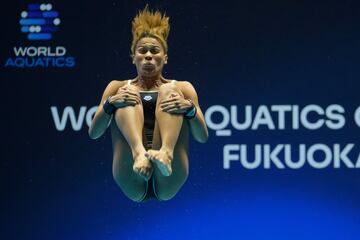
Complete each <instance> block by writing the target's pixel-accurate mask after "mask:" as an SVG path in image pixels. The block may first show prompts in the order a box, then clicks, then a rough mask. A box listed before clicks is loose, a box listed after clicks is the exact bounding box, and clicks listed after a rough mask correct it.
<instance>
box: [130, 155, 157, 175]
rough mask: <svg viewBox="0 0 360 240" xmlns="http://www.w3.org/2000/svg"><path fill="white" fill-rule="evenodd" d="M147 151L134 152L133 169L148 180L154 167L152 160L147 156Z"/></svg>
mask: <svg viewBox="0 0 360 240" xmlns="http://www.w3.org/2000/svg"><path fill="white" fill-rule="evenodd" d="M145 153H146V151H143V152H135V153H133V156H134V165H133V170H134V172H136V173H137V174H139V175H140V176H141V177H143V178H144V179H145V180H146V181H148V180H149V179H150V177H151V175H152V173H153V167H152V165H151V162H150V160H149V159H148V158H147V157H146V156H145Z"/></svg>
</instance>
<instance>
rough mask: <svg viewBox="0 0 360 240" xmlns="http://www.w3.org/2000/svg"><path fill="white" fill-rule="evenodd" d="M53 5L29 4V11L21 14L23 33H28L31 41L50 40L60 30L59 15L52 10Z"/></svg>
mask: <svg viewBox="0 0 360 240" xmlns="http://www.w3.org/2000/svg"><path fill="white" fill-rule="evenodd" d="M52 8H53V7H52V4H50V3H47V4H45V3H43V4H29V5H28V9H27V11H26V10H25V11H22V12H21V19H20V25H21V32H23V33H27V37H28V39H29V40H50V39H51V37H52V33H54V32H56V31H57V30H58V25H59V24H60V18H59V13H58V12H57V11H54V10H52Z"/></svg>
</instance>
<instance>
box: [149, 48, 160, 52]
mask: <svg viewBox="0 0 360 240" xmlns="http://www.w3.org/2000/svg"><path fill="white" fill-rule="evenodd" d="M150 52H151V53H152V54H158V53H159V52H160V48H158V47H152V48H150Z"/></svg>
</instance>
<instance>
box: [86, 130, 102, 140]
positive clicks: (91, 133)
mask: <svg viewBox="0 0 360 240" xmlns="http://www.w3.org/2000/svg"><path fill="white" fill-rule="evenodd" d="M88 135H89V137H90V138H91V139H92V140H95V139H98V138H99V137H100V136H101V134H96V132H95V131H93V130H92V129H91V128H89V130H88Z"/></svg>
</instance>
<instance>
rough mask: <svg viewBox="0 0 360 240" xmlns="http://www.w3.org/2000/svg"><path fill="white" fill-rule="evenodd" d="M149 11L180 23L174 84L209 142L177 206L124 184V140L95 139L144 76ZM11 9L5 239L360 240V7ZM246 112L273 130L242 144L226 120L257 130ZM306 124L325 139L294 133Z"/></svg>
mask: <svg viewBox="0 0 360 240" xmlns="http://www.w3.org/2000/svg"><path fill="white" fill-rule="evenodd" d="M147 3H149V7H150V8H152V9H159V10H161V11H163V12H166V14H167V15H168V16H169V17H170V24H171V30H170V35H169V39H168V45H169V53H168V54H169V61H168V65H166V67H165V69H164V74H163V75H164V77H165V78H169V79H177V80H180V81H189V82H191V83H192V84H193V85H194V87H195V89H196V90H197V93H198V96H199V102H200V107H201V109H202V111H203V113H204V114H205V115H206V118H207V119H206V120H207V122H208V125H209V139H208V142H207V143H205V144H200V143H198V142H195V141H194V139H193V138H192V137H191V142H190V153H189V155H190V174H189V178H188V180H187V182H186V183H185V185H184V186H183V188H182V189H181V190H180V191H179V193H178V194H177V195H176V196H175V197H174V198H173V199H171V200H170V201H166V202H158V201H149V202H147V203H145V204H138V203H134V202H132V201H130V200H129V199H127V198H126V197H125V195H124V194H123V193H122V192H121V190H120V189H119V188H118V187H117V185H116V183H115V182H114V180H113V178H112V172H111V166H112V148H111V139H110V131H107V132H106V134H105V135H104V136H103V137H101V138H99V139H97V140H91V139H90V138H89V137H88V134H87V130H88V124H89V122H90V120H91V118H92V116H93V113H94V111H95V109H96V106H97V105H98V104H99V102H100V99H101V96H102V93H103V91H104V88H105V87H106V86H107V84H108V83H109V82H110V81H111V80H113V79H119V80H124V79H130V78H134V77H135V76H136V69H135V66H134V65H132V63H131V58H130V44H131V21H132V19H133V17H134V16H135V15H136V13H137V12H138V10H140V9H143V8H144V7H145V5H146V4H147ZM2 6H3V8H2V9H3V10H2V14H1V22H2V26H1V32H2V34H1V46H2V47H1V51H0V61H1V81H0V89H1V92H2V93H1V94H0V96H1V100H2V103H3V104H2V106H1V109H2V114H1V118H0V119H1V120H0V121H1V126H2V128H1V132H2V138H1V146H2V147H1V149H2V151H1V155H0V156H1V158H0V164H1V165H0V169H1V173H0V180H1V189H2V192H3V193H2V194H1V196H2V197H1V200H0V201H1V207H0V209H1V219H2V224H1V230H0V233H1V238H2V239H54V240H55V239H108V240H113V239H184V238H187V239H220V238H222V239H359V237H360V232H359V229H360V217H359V213H360V187H359V184H360V175H359V168H360V161H359V162H358V158H359V153H360V148H359V133H360V129H359V126H358V124H357V122H359V120H360V117H359V116H358V113H357V112H356V109H357V108H358V107H359V99H360V98H359V94H358V89H359V87H360V84H359V81H358V80H359V77H360V72H359V69H360V68H359V63H360V62H359V58H358V56H359V53H360V48H359V47H360V45H359V40H360V33H359V23H360V15H359V3H358V2H356V1H346V0H345V1H344V0H343V1H293V0H288V1H226V0H225V1H219V2H217V1H215V2H210V1H203V0H193V1H151V2H147V1H130V0H129V1H110V0H104V1H101V2H100V1H50V2H38V1H7V2H6V3H3V4H2ZM44 12H46V14H44ZM34 19H35V20H34ZM277 105H280V106H281V107H282V109H288V110H287V111H286V112H284V118H283V119H284V124H285V125H284V127H283V129H282V128H281V127H279V121H281V119H282V117H281V116H280V114H279V112H277V111H276V110H274V106H277ZM231 106H233V109H237V112H234V111H233V112H231V110H230V109H231ZM246 106H248V107H249V108H251V109H252V112H251V113H250V115H249V116H250V118H249V119H250V121H251V123H252V124H253V123H254V122H255V119H257V120H256V121H257V123H258V124H259V125H258V127H251V125H250V126H248V127H244V129H236V127H235V125H236V124H233V123H232V122H233V121H234V120H231V121H230V122H227V119H228V117H229V118H232V119H237V121H238V122H239V123H243V122H244V121H245V118H246V117H245V107H246ZM332 107H334V109H333V110H331V108H332ZM275 108H276V107H275ZM296 109H299V112H302V113H301V114H304V116H305V120H306V119H307V122H308V125H306V124H305V125H306V126H310V127H306V126H304V121H305V120H304V119H302V120H301V121H300V123H299V127H298V128H294V127H293V126H292V124H293V121H294V119H299V117H296V113H294V112H296ZM304 109H305V111H307V110H308V111H309V113H308V114H307V115H306V114H305V113H304V112H303V111H302V110H304ZM306 109H307V110H306ZM294 114H295V115H294ZM271 123H273V125H274V128H273V129H271V128H272V127H271V126H272V124H271ZM316 123H318V124H319V125H316ZM331 123H333V124H334V125H335V127H331V126H332V125H331ZM221 124H224V126H221ZM315 125H316V126H315ZM210 126H211V127H210ZM311 126H313V127H314V129H311ZM329 126H330V127H329ZM223 128H224V129H226V130H230V131H231V134H230V136H219V134H218V132H217V130H221V129H223ZM301 144H303V146H306V152H305V155H306V156H304V159H303V160H304V163H303V164H300V165H299V166H298V167H297V168H293V167H291V164H288V159H286V157H285V155H286V154H285V147H284V146H285V145H287V146H288V147H289V149H290V155H291V158H292V161H293V162H299V161H300V160H299V159H300V158H301V157H300V152H301V151H300V150H299V149H300V147H299V146H300V145H301ZM349 144H350V145H349ZM229 145H230V149H231V151H228V150H226V147H225V146H229ZM240 145H241V146H245V147H246V148H247V151H246V152H244V150H243V149H242V150H241V151H240ZM256 145H257V146H260V147H259V149H261V156H258V161H260V163H259V164H258V165H257V166H256V167H254V168H253V169H249V168H247V167H246V164H244V162H246V161H248V162H254V161H256V160H255V159H256V157H257V156H256V154H255V153H256V152H255V146H256ZM266 148H267V149H268V150H266ZM276 148H277V150H276ZM269 149H270V150H269ZM274 149H275V150H274ZM309 149H312V150H309ZM259 151H260V150H259ZM266 151H267V152H266ZM269 151H270V152H272V153H273V154H272V155H271V154H270V152H269ZM276 151H278V152H276ZM240 152H241V154H243V153H246V154H244V155H246V158H247V159H245V158H243V157H239V155H240ZM309 152H310V153H309ZM340 152H342V153H340ZM229 155H231V157H230V158H231V159H233V160H229ZM226 159H228V160H229V161H228V164H229V168H224V164H225V162H226V161H227V160H226ZM240 159H242V160H241V161H240ZM266 159H267V160H266ZM269 159H270V160H269ZM266 161H267V162H268V163H269V167H266V163H265V162H266ZM357 162H358V163H357ZM316 163H317V164H316ZM316 166H317V167H316Z"/></svg>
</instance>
